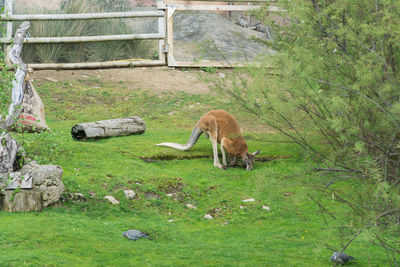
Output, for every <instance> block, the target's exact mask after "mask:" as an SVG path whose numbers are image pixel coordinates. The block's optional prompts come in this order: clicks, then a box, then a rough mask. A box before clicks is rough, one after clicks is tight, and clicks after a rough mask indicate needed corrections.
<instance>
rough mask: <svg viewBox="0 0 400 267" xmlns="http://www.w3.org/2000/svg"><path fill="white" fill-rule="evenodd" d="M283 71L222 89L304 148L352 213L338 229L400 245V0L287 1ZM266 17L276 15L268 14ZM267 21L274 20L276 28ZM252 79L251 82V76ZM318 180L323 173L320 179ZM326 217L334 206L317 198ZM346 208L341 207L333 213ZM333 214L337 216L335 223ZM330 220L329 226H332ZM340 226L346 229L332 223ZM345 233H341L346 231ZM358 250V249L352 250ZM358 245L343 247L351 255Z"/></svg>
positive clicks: (239, 78)
mask: <svg viewBox="0 0 400 267" xmlns="http://www.w3.org/2000/svg"><path fill="white" fill-rule="evenodd" d="M278 4H279V5H280V6H281V7H282V8H284V9H286V10H287V13H286V14H287V16H288V17H289V19H290V23H288V24H287V25H273V26H274V31H275V32H276V33H279V34H276V39H275V40H274V41H272V42H271V43H270V45H272V46H273V47H274V48H275V49H276V50H277V51H278V53H277V55H276V56H275V57H274V58H272V59H271V58H269V59H266V61H267V62H268V65H270V64H272V66H273V67H275V68H276V69H277V72H278V75H273V76H271V69H269V68H267V67H266V66H264V67H263V68H260V69H253V68H247V69H245V70H237V71H236V73H235V74H234V75H233V77H234V78H232V79H231V80H230V82H226V81H221V80H219V81H216V83H215V85H216V87H217V88H218V89H219V91H221V92H223V93H224V94H225V95H228V96H230V98H231V99H232V100H234V102H236V103H237V104H239V106H241V107H242V108H245V109H246V110H248V112H249V113H251V114H253V115H255V116H257V117H258V118H259V119H260V120H261V121H263V122H264V123H266V124H268V125H270V126H272V127H274V128H275V129H277V130H278V131H280V132H281V133H283V134H284V135H286V136H287V137H288V138H290V139H291V140H293V141H294V142H296V143H297V144H298V145H300V146H301V147H302V148H303V149H304V151H305V155H306V156H308V158H309V159H310V160H311V161H312V162H313V164H312V166H311V168H312V169H313V170H317V171H320V172H319V173H318V174H319V175H318V176H319V177H320V178H321V180H320V181H314V182H313V183H310V182H308V183H309V184H310V185H311V186H312V188H313V190H314V191H318V192H320V193H323V194H325V195H327V196H329V197H331V196H332V195H333V196H335V199H336V200H338V201H341V202H342V203H344V204H345V206H346V207H347V208H348V209H350V210H351V212H349V215H348V216H347V217H345V218H342V219H341V220H339V219H338V217H337V216H336V217H335V216H333V217H332V218H336V219H337V220H336V222H337V224H341V225H340V226H341V227H342V229H344V228H343V226H345V227H346V228H345V229H346V233H347V234H349V235H351V236H352V237H351V238H350V241H352V240H353V237H355V236H357V237H358V236H360V237H364V238H365V239H366V240H368V241H370V242H371V243H372V244H377V245H379V246H382V247H384V248H385V249H386V250H387V251H388V257H390V258H391V259H392V260H393V261H392V262H393V263H396V258H398V257H399V253H400V244H399V243H398V240H399V238H400V235H399V232H398V231H395V229H396V228H397V229H398V225H399V223H400V209H399V207H400V197H399V184H400V169H399V168H400V117H399V115H400V101H399V99H400V90H399V82H400V60H399V59H400V35H399V34H398V33H399V32H400V16H399V14H400V2H398V1H397V2H396V1H379V2H378V1H375V0H374V1H372V0H367V1H364V0H339V1H315V0H313V1H300V0H298V1H278ZM259 14H260V15H263V16H264V17H265V14H266V11H264V10H261V11H259ZM266 23H272V24H273V21H268V22H266ZM249 77H250V79H249ZM314 176H315V173H314ZM314 199H315V200H316V202H318V205H320V207H323V208H322V209H321V210H322V211H323V212H322V213H324V214H334V213H335V210H333V211H332V210H331V211H329V204H327V203H323V200H318V201H317V199H320V198H319V196H317V197H314ZM331 208H332V209H336V208H337V207H331ZM328 217H329V216H328ZM327 223H328V222H327ZM330 226H331V227H333V226H338V225H334V224H333V225H332V224H331V225H330ZM337 229H339V228H337ZM349 244H350V243H349ZM349 244H346V245H342V249H345V248H346V247H347V246H348V245H349Z"/></svg>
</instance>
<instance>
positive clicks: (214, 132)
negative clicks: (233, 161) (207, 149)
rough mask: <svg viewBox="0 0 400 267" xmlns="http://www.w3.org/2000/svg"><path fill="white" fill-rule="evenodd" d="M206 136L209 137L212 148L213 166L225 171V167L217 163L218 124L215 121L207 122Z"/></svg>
mask: <svg viewBox="0 0 400 267" xmlns="http://www.w3.org/2000/svg"><path fill="white" fill-rule="evenodd" d="M208 135H209V136H210V141H211V144H212V147H213V154H214V166H215V167H217V168H220V169H225V167H224V166H222V165H221V163H220V162H219V158H218V124H217V120H216V119H213V120H211V121H210V122H209V131H208Z"/></svg>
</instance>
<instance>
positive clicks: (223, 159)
mask: <svg viewBox="0 0 400 267" xmlns="http://www.w3.org/2000/svg"><path fill="white" fill-rule="evenodd" d="M225 142H226V138H225V137H223V138H222V140H221V144H220V148H221V153H222V165H224V167H226V166H228V164H227V163H226V154H225V149H224V146H225Z"/></svg>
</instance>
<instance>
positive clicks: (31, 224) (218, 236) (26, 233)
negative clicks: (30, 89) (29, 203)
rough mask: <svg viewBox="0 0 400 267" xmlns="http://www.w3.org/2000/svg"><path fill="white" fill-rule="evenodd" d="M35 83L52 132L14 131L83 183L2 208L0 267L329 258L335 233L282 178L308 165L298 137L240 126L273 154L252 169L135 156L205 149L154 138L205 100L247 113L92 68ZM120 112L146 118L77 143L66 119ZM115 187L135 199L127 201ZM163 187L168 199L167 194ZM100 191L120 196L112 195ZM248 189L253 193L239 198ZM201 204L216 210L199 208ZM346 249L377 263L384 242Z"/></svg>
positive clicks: (254, 144) (175, 138)
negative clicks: (145, 235) (74, 195)
mask: <svg viewBox="0 0 400 267" xmlns="http://www.w3.org/2000/svg"><path fill="white" fill-rule="evenodd" d="M37 90H38V91H39V94H40V96H41V98H42V100H43V102H44V104H45V107H46V118H47V123H48V125H49V126H50V128H51V129H52V132H51V133H42V134H24V135H20V136H19V138H20V140H21V141H23V142H25V143H26V146H27V147H28V153H29V155H30V156H31V157H32V158H34V159H36V160H38V161H39V162H40V163H42V164H58V165H60V166H61V167H62V168H63V170H64V175H63V180H64V183H65V186H66V191H67V192H81V193H83V194H84V195H85V196H86V198H87V201H85V202H73V201H72V200H67V201H66V202H63V203H62V205H59V206H55V207H50V208H46V209H45V210H44V211H43V212H41V213H5V212H0V225H1V226H0V229H1V230H0V251H1V253H0V263H1V264H0V265H1V266H330V263H329V256H330V255H331V254H332V251H330V250H328V249H327V248H326V246H325V243H330V244H331V243H336V244H337V245H338V247H339V244H340V242H344V243H345V240H341V239H340V237H338V236H337V235H335V234H334V232H332V231H331V230H328V229H326V226H325V224H324V221H323V218H322V217H321V216H320V215H319V213H318V209H317V207H316V205H315V204H314V203H313V202H311V201H310V199H309V197H308V191H307V190H308V189H306V188H305V187H304V186H303V185H301V184H300V183H298V182H296V181H295V180H293V179H288V175H291V174H294V173H296V174H297V175H299V176H306V173H305V169H306V168H307V166H306V165H307V163H306V162H303V158H302V155H301V153H300V151H299V150H298V148H297V147H296V146H294V145H293V144H291V143H280V142H276V141H280V140H282V138H281V137H279V136H278V135H277V134H273V133H269V134H265V133H262V132H263V131H260V132H258V133H256V132H245V133H244V134H245V136H246V137H247V140H248V145H249V147H250V150H252V151H253V150H256V149H261V156H270V157H275V158H277V159H275V160H272V161H268V162H256V163H255V166H254V170H253V171H251V172H248V171H245V170H244V169H242V168H230V169H228V170H225V171H224V170H220V169H217V168H214V167H213V164H212V159H211V158H195V159H190V160H188V159H186V160H185V159H175V160H164V161H159V162H145V161H143V160H142V159H141V157H160V156H163V157H171V158H173V157H176V158H182V157H184V156H188V155H189V156H207V155H211V153H212V149H211V144H210V142H209V141H208V140H207V139H206V138H204V137H201V138H200V139H199V141H198V143H197V144H196V146H195V147H194V148H193V149H192V151H190V152H181V151H175V150H172V149H168V148H163V147H156V146H154V144H156V143H159V142H162V141H171V142H181V143H184V142H185V141H186V140H187V138H188V137H189V135H190V132H191V129H192V127H193V125H194V124H195V122H196V121H197V120H198V118H199V117H200V116H201V115H202V114H204V113H205V112H206V111H208V110H210V109H216V108H225V109H226V110H228V111H230V112H232V113H233V114H234V115H235V116H236V117H237V118H238V120H239V122H240V123H241V124H242V125H245V126H247V127H248V128H251V125H252V124H253V123H256V121H255V120H254V119H251V118H248V116H247V115H246V114H244V113H241V112H240V111H237V110H236V111H235V110H232V109H231V108H229V107H227V106H226V105H225V104H224V103H222V102H218V101H217V99H218V97H214V96H212V95H190V94H186V93H165V94H160V95H157V94H153V93H151V92H150V91H148V90H145V89H141V88H135V87H134V85H127V84H119V85H116V84H102V83H101V81H99V80H96V79H93V80H90V81H76V82H74V83H72V84H70V83H45V84H41V85H40V86H37ZM129 115H138V116H140V117H142V118H143V119H144V120H145V121H146V124H147V130H146V132H145V133H144V134H143V135H135V136H127V137H117V138H109V139H102V140H97V141H83V142H79V141H75V140H73V139H72V138H71V136H70V130H71V128H72V126H73V125H75V124H76V123H80V122H88V121H95V120H102V119H110V118H118V117H124V116H129ZM310 179H313V177H310ZM125 188H127V189H128V188H129V189H133V190H134V191H135V192H136V193H137V198H135V199H134V200H126V199H125V198H124V196H123V190H124V189H125ZM172 192H173V193H175V194H176V196H175V198H176V200H175V199H174V198H172V197H168V196H167V195H166V194H167V193H172ZM149 193H151V194H152V195H157V196H158V197H159V198H148V197H147V196H149ZM105 195H112V196H114V197H116V198H117V199H118V200H119V201H120V202H121V203H120V204H119V205H112V204H110V203H108V202H107V201H106V200H104V196H105ZM247 198H254V199H256V201H255V202H248V203H243V202H242V201H243V200H244V199H247ZM186 204H192V205H195V206H197V209H189V208H188V207H187V206H186ZM263 205H266V206H269V207H271V210H270V211H266V210H264V209H262V206H263ZM331 205H332V206H335V205H337V204H336V203H332V204H331ZM240 206H243V208H240ZM337 206H338V209H339V210H343V213H342V216H346V210H345V209H343V208H342V207H340V206H339V205H337ZM206 213H210V214H212V215H213V216H214V219H213V220H207V219H205V218H203V216H204V215H205V214H206ZM170 219H173V220H174V221H173V222H170V221H169V220H170ZM127 229H140V230H143V231H146V232H149V233H151V236H152V237H153V238H154V240H152V241H150V240H139V241H136V242H134V241H129V240H127V239H125V238H122V236H121V235H122V232H123V231H125V230H127ZM346 252H348V253H349V254H351V255H353V256H355V257H356V258H357V261H356V262H354V263H352V264H351V265H350V266H384V265H383V264H382V263H383V262H385V255H384V253H383V251H382V250H380V249H378V248H376V247H372V246H370V245H369V244H368V243H367V242H365V241H362V239H361V240H360V241H355V242H354V243H353V244H352V245H351V246H350V247H349V248H348V249H347V250H346Z"/></svg>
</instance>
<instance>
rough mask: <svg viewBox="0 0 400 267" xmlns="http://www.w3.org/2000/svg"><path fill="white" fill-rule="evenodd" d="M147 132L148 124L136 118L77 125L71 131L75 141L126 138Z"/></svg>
mask: <svg viewBox="0 0 400 267" xmlns="http://www.w3.org/2000/svg"><path fill="white" fill-rule="evenodd" d="M145 130H146V124H145V122H144V120H142V119H141V118H139V117H137V116H134V117H128V118H121V119H111V120H104V121H96V122H89V123H80V124H76V125H75V126H74V127H72V129H71V134H72V137H73V138H74V139H78V140H81V139H88V138H94V139H99V138H106V137H112V136H124V135H133V134H142V133H144V131H145Z"/></svg>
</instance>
